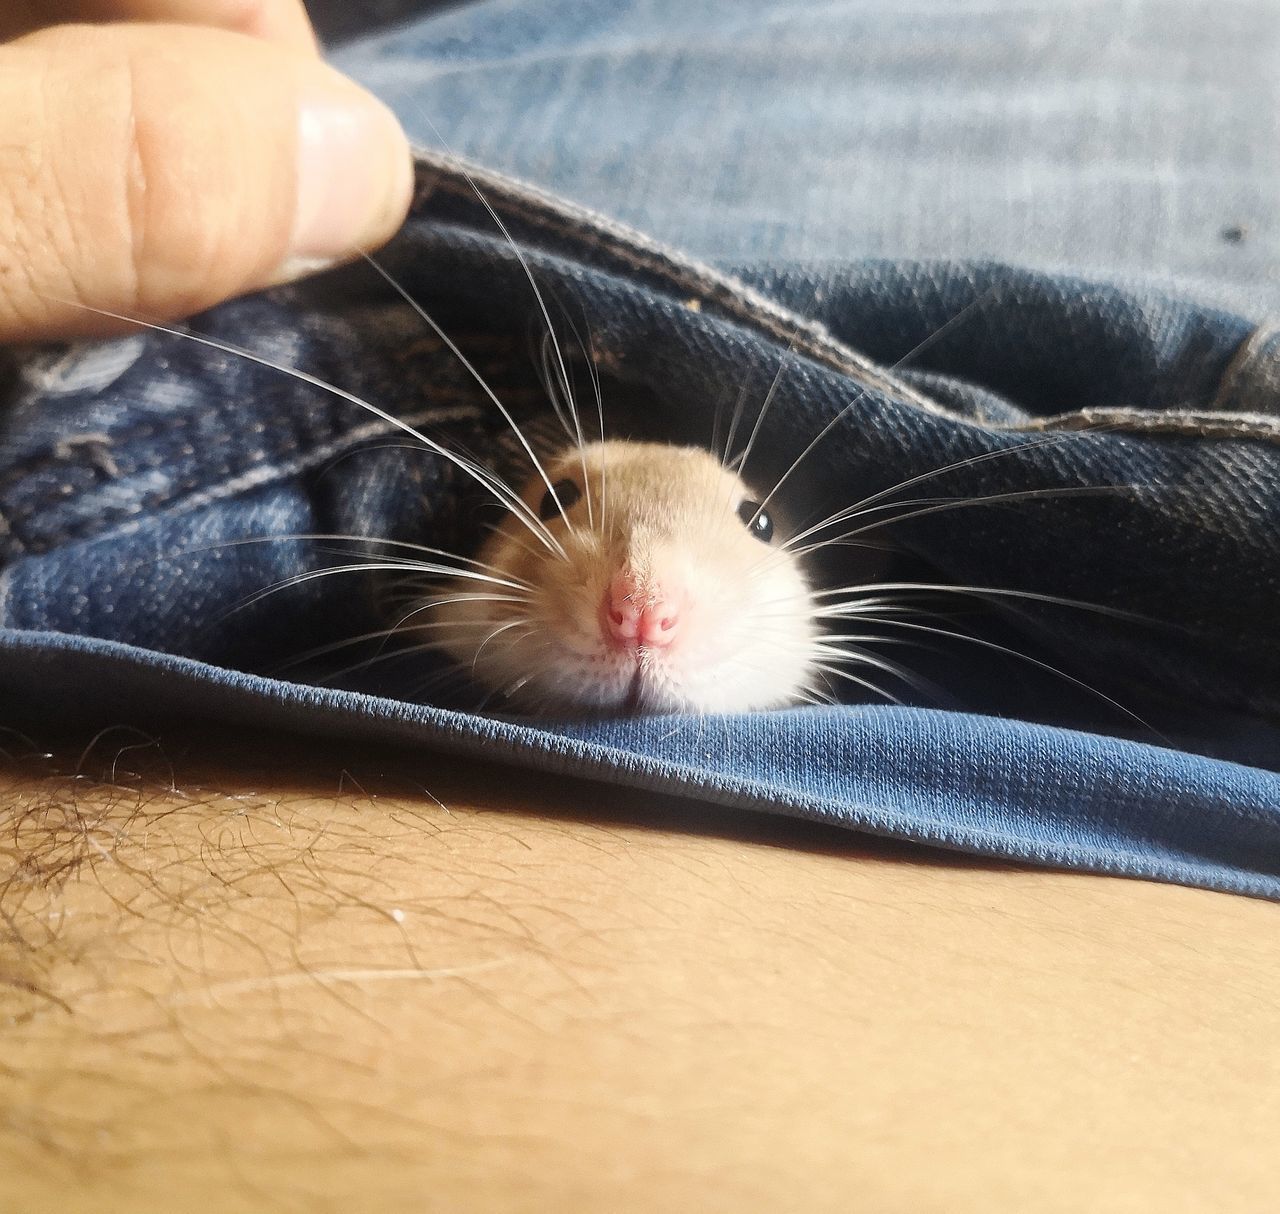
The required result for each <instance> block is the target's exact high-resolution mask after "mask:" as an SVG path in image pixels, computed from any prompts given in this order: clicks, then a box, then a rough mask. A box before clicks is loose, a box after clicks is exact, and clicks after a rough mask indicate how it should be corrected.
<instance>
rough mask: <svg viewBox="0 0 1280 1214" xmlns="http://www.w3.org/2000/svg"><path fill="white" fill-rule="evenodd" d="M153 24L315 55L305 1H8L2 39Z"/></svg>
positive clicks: (2, 20) (1, 17)
mask: <svg viewBox="0 0 1280 1214" xmlns="http://www.w3.org/2000/svg"><path fill="white" fill-rule="evenodd" d="M106 21H151V22H175V23H179V24H182V25H206V26H209V27H210V28H214V29H225V30H231V31H233V32H234V33H238V34H249V35H251V36H252V37H254V38H262V39H264V40H266V41H269V42H279V43H281V44H282V45H285V46H292V47H294V48H296V49H297V50H308V51H315V50H316V49H317V48H316V38H315V33H314V32H313V31H312V29H311V22H310V20H308V18H307V13H306V9H305V8H303V5H302V0H8V3H6V4H5V5H4V12H2V13H0V41H6V40H8V39H10V38H15V37H17V36H18V35H20V34H27V33H31V32H32V31H34V30H37V29H43V28H45V27H46V26H50V25H61V24H65V23H68V22H106Z"/></svg>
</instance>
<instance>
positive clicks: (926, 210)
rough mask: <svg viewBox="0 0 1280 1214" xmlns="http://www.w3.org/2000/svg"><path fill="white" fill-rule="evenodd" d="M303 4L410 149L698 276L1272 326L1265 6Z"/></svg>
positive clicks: (1279, 280)
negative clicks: (1125, 287) (840, 271)
mask: <svg viewBox="0 0 1280 1214" xmlns="http://www.w3.org/2000/svg"><path fill="white" fill-rule="evenodd" d="M312 8H313V10H314V12H315V16H316V19H317V22H318V24H319V26H320V29H321V30H322V33H323V34H324V36H325V37H326V38H327V39H328V40H329V44H330V46H331V48H332V52H333V55H334V58H335V59H336V61H337V62H338V63H339V64H340V65H341V66H342V67H344V68H345V69H346V70H348V71H349V72H351V73H352V74H354V75H355V76H356V77H358V78H359V79H361V80H362V81H364V82H365V83H366V84H368V85H369V86H370V87H372V88H373V89H374V91H375V92H377V93H379V94H380V95H381V96H383V97H384V98H385V99H387V100H388V101H389V102H390V103H391V104H392V105H393V106H394V107H395V108H396V109H397V111H398V112H399V114H400V116H401V118H402V119H403V121H404V122H405V124H406V126H407V127H408V128H409V130H410V132H411V134H412V135H413V136H414V137H415V139H416V140H418V141H419V142H421V143H424V144H428V145H432V146H441V145H442V144H447V146H448V147H449V148H450V149H451V150H453V151H455V152H457V153H459V154H460V155H463V156H466V157H469V158H472V159H474V160H477V161H480V162H482V163H484V164H485V165H487V166H489V167H492V168H495V169H498V170H501V171H504V172H506V173H509V174H512V175H514V176H517V177H520V178H523V179H525V180H527V181H530V182H533V183H536V184H538V185H541V186H544V187H546V188H547V189H549V190H551V191H553V192H555V193H558V194H561V195H563V196H565V197H567V198H570V199H572V200H574V201H577V202H579V203H582V204H584V205H586V206H588V207H591V208H593V209H595V210H597V211H600V212H602V213H604V214H606V215H608V216H611V217H613V218H615V219H618V220H621V221H623V222H625V223H627V224H630V225H632V226H635V227H637V228H639V229H641V230H642V231H644V232H646V233H647V234H649V235H651V236H653V237H655V238H657V239H659V240H662V241H664V242H667V243H670V244H672V245H676V246H678V247H680V248H681V249H683V250H684V251H686V252H688V253H690V254H693V255H695V256H698V257H701V258H704V259H708V260H711V261H713V262H716V263H718V264H720V265H722V266H730V267H732V266H735V265H738V264H739V263H751V262H759V261H768V262H773V263H777V262H779V261H785V262H788V263H791V264H795V263H797V262H822V261H829V260H839V261H847V260H852V259H861V258H882V257H883V258H894V259H903V258H913V259H926V260H927V259H933V258H950V259H956V258H960V259H967V258H975V259H996V260H999V261H1005V262H1011V263H1014V264H1018V265H1023V266H1028V267H1032V268H1036V269H1044V270H1067V271H1072V272H1076V273H1081V274H1084V275H1086V276H1089V277H1094V278H1105V279H1109V280H1111V281H1113V282H1125V283H1130V282H1134V281H1139V280H1140V281H1142V282H1143V283H1147V284H1150V283H1153V282H1155V283H1159V284H1161V285H1165V286H1170V285H1172V286H1174V287H1175V288H1178V289H1180V290H1182V291H1183V292H1186V293H1191V294H1194V295H1196V296H1197V297H1198V298H1199V299H1200V300H1201V301H1202V302H1206V303H1215V304H1219V305H1224V306H1228V307H1232V308H1234V309H1235V310H1237V311H1240V312H1243V313H1245V314H1248V315H1252V316H1257V315H1259V314H1261V313H1264V312H1268V311H1272V310H1274V309H1276V308H1277V306H1280V215H1278V209H1280V190H1278V189H1277V187H1278V186H1280V11H1278V9H1277V5H1276V4H1275V3H1274V0H1226V2H1223V0H1214V2H1206V0H850V2H848V3H795V2H793V0H704V2H700V3H696V4H691V3H689V2H688V0H481V2H473V3H462V4H457V3H455V4H448V3H446V4H441V3H425V4H424V3H422V2H421V0H419V2H418V3H409V2H406V0H372V2H370V3H365V4H361V5H358V6H355V5H350V4H345V3H340V2H337V0H313V4H312ZM362 32H363V36H360V35H361V34H362Z"/></svg>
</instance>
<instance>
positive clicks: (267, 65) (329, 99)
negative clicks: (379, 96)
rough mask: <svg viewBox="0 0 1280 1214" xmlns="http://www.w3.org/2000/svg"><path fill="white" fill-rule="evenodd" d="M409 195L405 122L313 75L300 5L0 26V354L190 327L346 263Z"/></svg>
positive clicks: (324, 73) (377, 235)
mask: <svg viewBox="0 0 1280 1214" xmlns="http://www.w3.org/2000/svg"><path fill="white" fill-rule="evenodd" d="M62 22H67V24H61V23H62ZM93 22H100V24H93ZM411 190H412V162H411V157H410V151H409V145H408V143H407V141H406V139H405V136H404V133H403V132H402V131H401V130H400V126H399V124H398V122H397V121H396V119H395V118H394V117H393V116H392V114H391V112H390V111H389V110H388V109H387V108H386V107H385V106H384V105H382V103H381V102H379V101H377V100H375V99H374V98H373V97H372V96H370V95H369V94H368V93H366V92H365V91H364V90H363V89H360V88H359V87H357V86H356V85H355V84H354V83H352V82H351V81H350V80H347V79H346V78H345V77H344V76H342V75H341V74H339V73H338V72H337V71H335V70H334V69H332V68H330V67H328V66H327V65H326V64H324V63H323V62H322V61H321V60H320V58H319V56H318V54H317V48H316V43H315V39H314V36H313V35H312V33H311V28H310V25H309V24H308V23H307V19H306V15H305V13H304V11H303V9H302V6H301V4H300V3H298V0H208V2H207V3H206V2H205V0H79V2H72V0H26V2H25V3H19V4H17V5H6V6H5V10H4V12H3V13H0V343H3V342H13V341H29V340H38V339H43V338H49V337H65V336H69V335H75V334H93V333H108V332H120V331H125V330H127V329H128V328H130V321H129V320H128V319H123V318H134V319H143V320H150V321H156V320H161V321H163V320H168V319H174V318H178V317H184V316H189V315H191V314H192V313H194V312H197V311H200V310H202V309H204V308H208V307H211V306H213V305H214V304H216V303H219V302H221V301H222V300H224V299H227V298H230V297H231V296H234V295H239V294H242V293H244V292H247V291H251V290H255V289H257V288H260V287H265V286H269V285H272V284H274V283H279V282H284V281H288V280H291V279H294V278H297V277H299V276H301V275H302V274H305V273H308V272H312V271H314V270H316V269H318V268H321V267H323V266H325V265H330V264H334V263H336V262H340V261H344V260H350V259H351V258H353V257H355V256H357V255H358V253H359V252H361V251H367V250H370V249H374V248H376V247H378V246H379V245H381V244H382V243H384V242H385V241H386V240H388V239H390V237H391V236H392V235H393V234H394V232H395V230H396V229H397V227H399V225H400V223H401V222H402V220H403V218H404V215H405V212H406V211H407V209H408V205H409V197H410V193H411Z"/></svg>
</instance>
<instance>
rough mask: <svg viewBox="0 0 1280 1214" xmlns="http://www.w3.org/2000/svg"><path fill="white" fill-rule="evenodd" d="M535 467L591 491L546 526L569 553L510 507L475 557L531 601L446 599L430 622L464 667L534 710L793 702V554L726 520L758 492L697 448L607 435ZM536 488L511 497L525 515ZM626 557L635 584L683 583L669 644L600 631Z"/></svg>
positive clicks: (804, 604) (800, 633) (805, 656)
mask: <svg viewBox="0 0 1280 1214" xmlns="http://www.w3.org/2000/svg"><path fill="white" fill-rule="evenodd" d="M584 467H585V478H584ZM547 474H548V479H549V480H550V481H551V482H552V483H553V484H554V483H556V482H558V481H561V480H565V479H572V480H573V481H574V483H575V484H576V485H577V486H578V487H579V489H582V488H583V487H584V485H585V487H586V490H587V491H586V492H584V493H583V494H582V497H581V498H580V499H579V500H578V501H577V502H576V503H574V504H573V505H572V506H571V507H569V508H568V509H567V510H566V514H567V521H566V520H565V519H563V518H561V517H560V516H558V515H557V516H554V517H553V518H551V519H550V520H549V521H548V523H547V526H548V528H549V529H550V531H551V533H552V534H553V535H554V536H555V538H556V539H557V540H558V541H559V543H560V544H561V545H562V546H563V548H564V550H565V554H566V555H565V557H564V558H561V557H560V556H559V554H556V553H552V552H550V551H548V549H547V548H546V547H544V546H543V545H542V544H541V543H539V541H538V539H537V538H536V537H535V536H534V535H532V534H531V533H530V531H529V530H528V528H527V527H526V526H525V525H524V524H522V523H521V522H520V521H519V520H518V519H517V518H515V517H514V516H512V515H509V516H508V517H507V519H506V520H505V521H504V522H503V523H502V524H501V526H500V527H499V528H498V529H497V530H496V531H495V533H494V534H493V535H492V536H491V537H490V539H489V540H488V542H487V543H486V544H485V546H484V548H483V549H482V551H481V552H480V554H479V557H480V560H482V561H485V562H488V563H489V564H490V565H492V566H495V567H496V568H497V569H498V570H501V571H502V572H503V573H505V574H509V575H510V576H511V577H512V578H513V579H514V580H520V581H523V582H526V583H528V584H529V586H530V587H531V588H532V589H531V590H530V592H529V601H528V603H505V602H499V603H493V602H482V601H462V602H456V603H446V604H444V605H442V606H441V607H440V608H439V614H437V616H436V618H438V619H441V620H444V621H446V622H448V623H450V624H451V625H453V626H451V627H449V628H446V629H445V630H444V631H445V634H446V636H447V637H448V640H447V641H446V645H447V648H448V650H449V652H450V654H451V656H452V657H453V658H454V659H455V660H456V661H457V662H458V663H459V664H460V665H466V666H470V667H472V669H473V671H474V674H475V676H476V677H477V679H478V680H479V681H480V682H482V683H483V684H485V685H486V686H488V687H489V688H491V689H492V690H494V691H497V692H500V693H504V694H507V695H509V696H510V698H511V702H512V703H513V704H516V705H519V706H522V707H524V708H527V709H531V710H534V711H538V710H544V711H572V710H575V709H588V710H603V711H616V710H619V709H622V708H624V707H631V708H635V709H637V710H640V711H647V712H676V711H682V712H739V711H747V710H751V709H761V708H773V707H779V706H781V705H785V704H788V703H793V702H795V701H796V700H797V699H798V698H800V696H801V693H802V689H803V688H804V687H805V685H806V683H808V681H809V679H810V678H811V677H812V669H811V664H812V662H813V660H814V658H813V649H814V641H815V639H816V636H817V629H816V626H815V624H814V618H813V602H812V600H811V598H810V594H809V589H808V586H807V585H806V582H805V579H804V576H803V574H802V573H801V571H800V568H799V565H798V563H797V561H796V560H795V559H794V558H793V557H792V556H790V555H789V554H787V553H785V552H782V551H779V549H778V548H777V547H776V546H774V545H768V544H765V543H762V542H761V541H760V540H759V539H757V538H756V537H754V536H753V535H752V534H751V532H750V530H749V529H748V527H747V526H746V524H745V523H744V522H743V521H742V519H740V518H739V517H738V507H739V505H740V504H741V503H742V502H743V501H744V500H749V499H752V498H754V497H755V496H756V495H753V494H752V493H751V492H750V490H748V488H747V486H746V485H745V484H743V482H742V481H741V480H740V479H739V478H738V477H737V476H736V475H734V473H732V472H730V471H728V470H727V469H725V468H724V467H722V466H721V465H720V464H719V463H718V462H717V461H716V460H715V459H714V458H713V457H712V456H711V455H710V454H709V453H707V452H706V451H703V450H700V449H697V448H690V447H674V446H669V445H666V444H660V443H633V442H626V441H615V442H604V443H593V444H591V445H589V446H587V447H585V448H584V449H583V450H582V451H581V452H579V451H578V450H576V449H575V450H570V451H567V452H565V453H563V454H561V455H560V456H559V457H557V458H556V459H553V460H551V461H549V463H548V465H547ZM545 493H546V484H545V482H544V481H543V480H542V479H541V478H540V477H538V478H534V479H532V480H531V481H530V482H529V484H528V485H527V486H526V487H525V490H524V493H523V494H522V497H523V500H524V501H525V502H526V503H527V504H528V506H529V507H530V509H531V510H533V511H534V512H536V511H537V509H538V505H539V503H540V502H541V501H542V498H543V495H544V494H545ZM588 499H589V500H588ZM775 544H776V540H775ZM622 569H627V570H628V571H630V573H631V574H632V575H633V576H634V577H635V578H636V580H637V583H638V585H639V586H640V587H641V588H642V589H641V592H643V588H645V587H650V586H657V585H659V584H661V585H666V586H670V585H672V584H676V585H679V586H681V587H682V588H683V589H685V590H686V591H687V594H686V596H685V597H684V599H683V600H682V603H683V605H682V611H681V620H680V632H679V636H678V638H677V639H676V641H675V642H674V643H673V644H672V645H671V646H670V647H669V648H665V649H645V648H641V649H640V650H638V651H633V652H625V651H620V650H619V649H618V648H617V647H615V646H611V645H609V644H608V643H607V641H606V640H605V638H604V637H603V636H602V633H601V626H600V604H601V602H602V599H603V597H604V595H605V592H606V588H607V587H608V585H609V583H610V581H611V579H612V578H613V577H614V576H615V574H617V573H618V572H619V570H622ZM469 589H470V587H465V586H459V587H458V591H459V593H460V594H465V593H467V591H468V590H469ZM508 624H511V625H513V626H512V627H509V628H504V625H508ZM496 629H503V631H501V632H497V633H495V630H496Z"/></svg>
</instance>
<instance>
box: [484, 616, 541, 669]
mask: <svg viewBox="0 0 1280 1214" xmlns="http://www.w3.org/2000/svg"><path fill="white" fill-rule="evenodd" d="M521 627H523V628H524V629H525V630H526V631H531V630H532V629H533V627H534V625H533V623H532V622H531V621H529V620H527V619H525V618H524V617H523V616H517V617H516V618H515V619H514V620H510V621H509V622H507V623H506V624H499V625H498V627H497V628H495V629H494V630H493V631H492V632H491V633H489V635H488V636H486V637H485V638H484V640H483V641H481V642H480V644H479V645H477V646H476V651H475V653H474V654H472V656H471V669H472V671H473V672H474V671H475V669H476V667H477V666H478V665H479V663H480V654H481V653H482V652H483V651H484V647H485V646H486V645H487V644H488V643H489V642H490V641H492V640H493V639H494V638H495V637H500V636H501V635H502V634H503V633H504V632H510V631H511V629H512V628H521ZM518 639H519V638H518V637H516V638H513V639H512V640H513V642H514V641H515V640H518Z"/></svg>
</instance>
